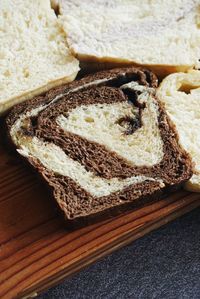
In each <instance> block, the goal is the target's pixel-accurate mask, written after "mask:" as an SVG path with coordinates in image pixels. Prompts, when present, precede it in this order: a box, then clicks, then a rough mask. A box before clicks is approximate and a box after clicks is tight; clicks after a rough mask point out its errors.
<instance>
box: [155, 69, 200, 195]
mask: <svg viewBox="0 0 200 299" xmlns="http://www.w3.org/2000/svg"><path fill="white" fill-rule="evenodd" d="M157 95H158V97H159V99H160V100H161V101H162V102H163V103H164V104H165V108H166V110H167V113H168V114H169V116H170V118H171V119H172V121H173V122H174V124H175V125H176V129H177V131H178V134H179V139H180V143H181V145H182V146H183V148H184V149H185V150H186V151H187V152H188V153H189V154H190V155H191V157H192V160H193V162H194V165H195V169H194V170H195V172H194V174H193V176H192V178H191V179H190V180H189V181H188V182H187V183H186V184H185V188H186V189H187V190H190V191H196V192H200V71H194V70H193V71H190V72H188V73H176V74H172V75H169V76H168V77H166V78H165V79H164V80H163V82H162V83H161V85H160V87H159V89H158V91H157Z"/></svg>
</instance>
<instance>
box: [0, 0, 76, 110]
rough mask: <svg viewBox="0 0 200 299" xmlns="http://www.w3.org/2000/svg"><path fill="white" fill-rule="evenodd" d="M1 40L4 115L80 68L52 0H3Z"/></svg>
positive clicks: (0, 104) (71, 76)
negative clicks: (67, 41) (69, 47)
mask: <svg viewBox="0 0 200 299" xmlns="http://www.w3.org/2000/svg"><path fill="white" fill-rule="evenodd" d="M0 40H1V45H0V114H2V113H4V112H5V111H7V110H8V109H9V108H10V107H12V106H13V105H15V104H16V103H19V102H22V101H24V100H25V99H26V100H27V99H29V98H32V97H33V96H35V95H38V94H40V93H41V92H46V91H47V90H49V89H50V88H52V87H55V86H57V85H59V84H61V83H67V82H70V81H72V80H73V79H74V78H75V76H76V74H77V72H78V70H79V66H78V64H79V63H78V61H77V60H76V59H75V58H74V57H73V56H72V55H71V53H70V51H69V49H68V47H67V43H66V37H65V34H64V32H63V29H62V26H61V25H60V24H59V22H58V20H57V17H56V15H55V13H54V11H53V9H51V6H50V0H42V1H40V0H34V1H25V0H17V1H16V0H0Z"/></svg>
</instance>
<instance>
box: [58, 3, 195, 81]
mask: <svg viewBox="0 0 200 299" xmlns="http://www.w3.org/2000/svg"><path fill="white" fill-rule="evenodd" d="M58 2H59V7H60V14H61V16H62V17H61V19H62V22H63V24H64V29H65V31H66V33H67V41H68V44H69V47H70V49H71V50H72V51H73V53H74V54H75V55H76V56H77V57H78V58H79V59H80V60H81V61H82V63H83V64H84V65H85V66H87V68H105V67H111V66H114V65H119V64H121V65H122V64H123V65H124V64H136V65H144V66H146V67H147V66H148V68H151V69H152V70H153V71H154V72H155V73H157V74H158V75H160V76H163V75H166V74H169V73H172V72H176V71H185V70H186V69H188V68H192V67H193V66H194V65H196V66H198V65H199V63H198V59H200V47H199V44H200V30H199V26H200V9H199V5H200V3H199V0H190V1H188V0H168V1H163V0H152V1H149V0H143V1H141V0H131V1H130V0H109V1H107V0H101V1H99V0H93V1H90V0H84V1H82V0H59V1H58Z"/></svg>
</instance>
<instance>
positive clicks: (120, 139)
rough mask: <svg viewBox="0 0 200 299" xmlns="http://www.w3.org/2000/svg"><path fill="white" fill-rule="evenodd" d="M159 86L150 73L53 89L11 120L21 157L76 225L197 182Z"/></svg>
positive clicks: (127, 72)
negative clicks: (159, 94)
mask: <svg viewBox="0 0 200 299" xmlns="http://www.w3.org/2000/svg"><path fill="white" fill-rule="evenodd" d="M156 86H157V79H156V77H155V76H154V75H153V74H152V73H151V72H149V71H148V70H145V69H141V68H134V67H132V68H125V69H113V70H111V71H104V72H99V73H96V74H94V75H90V76H88V77H85V78H83V79H81V80H79V81H74V82H72V83H71V84H68V85H64V86H61V87H59V88H56V89H52V90H51V91H49V92H47V93H46V94H45V95H43V96H39V97H36V98H34V99H33V100H31V101H30V102H29V103H27V102H26V103H22V104H20V105H18V106H16V107H15V108H14V109H13V110H12V111H11V113H10V114H9V116H8V118H7V126H8V132H9V136H10V138H11V140H12V142H13V143H14V145H15V147H16V148H17V151H18V153H19V154H20V155H22V156H23V157H25V158H26V159H27V160H28V161H29V163H30V164H32V165H33V167H34V168H35V169H36V170H37V171H38V172H39V174H40V175H41V176H42V177H43V178H44V180H45V181H46V183H47V184H48V186H49V188H50V189H51V191H52V194H53V197H54V199H55V201H56V202H57V204H58V206H59V207H60V209H61V210H62V212H63V213H64V215H65V218H66V220H67V221H68V222H71V223H76V222H77V223H85V222H88V221H90V222H91V221H96V220H98V219H99V218H100V217H104V216H111V215H113V214H117V213H120V211H123V210H128V209H130V208H136V207H137V206H139V205H142V204H144V203H148V202H151V201H152V200H153V199H154V198H156V197H158V195H161V194H163V193H165V192H166V191H169V190H172V189H176V188H178V187H180V186H181V184H182V183H184V182H185V181H186V180H188V179H189V178H190V177H191V175H192V166H191V160H190V158H189V157H188V154H187V153H186V152H185V151H184V150H183V149H182V148H181V146H180V145H179V143H178V139H177V134H176V132H175V131H174V128H173V126H172V125H171V122H170V120H169V118H168V116H167V114H166V113H165V110H164V109H163V107H162V105H161V104H160V102H159V100H158V99H157V98H156V97H155V88H156Z"/></svg>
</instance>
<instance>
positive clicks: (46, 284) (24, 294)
mask: <svg viewBox="0 0 200 299" xmlns="http://www.w3.org/2000/svg"><path fill="white" fill-rule="evenodd" d="M199 206H200V200H196V201H194V202H192V203H191V204H189V205H187V206H184V207H183V208H180V209H179V210H177V211H175V212H172V213H170V214H169V215H167V216H165V217H163V218H161V219H160V220H159V221H152V222H150V223H148V224H147V225H146V227H145V226H144V227H143V230H142V231H139V232H136V233H135V231H134V232H133V231H131V232H128V233H127V234H126V235H123V237H122V238H119V239H117V240H116V241H114V242H113V243H111V244H109V245H107V246H106V247H104V248H102V250H100V251H98V252H97V253H94V254H93V255H91V256H90V259H88V258H85V259H83V260H82V262H81V266H80V263H78V264H77V265H76V264H74V265H73V267H71V268H67V269H65V271H63V272H62V273H58V274H56V275H53V276H52V277H49V278H48V279H46V280H44V281H42V282H39V283H38V284H35V285H34V286H32V287H30V288H27V289H25V290H23V291H21V292H20V293H19V294H17V295H16V297H15V298H16V299H29V298H35V297H37V296H38V295H39V294H41V293H42V292H44V291H45V290H48V289H49V288H51V287H54V286H56V285H57V284H59V283H61V282H62V281H64V280H65V279H66V278H69V277H71V276H73V275H74V274H76V273H78V272H79V271H81V270H83V269H84V268H87V267H88V266H90V265H91V264H93V263H94V262H96V261H98V260H99V259H101V258H103V257H105V256H107V255H108V254H111V253H113V252H114V251H116V250H118V249H120V248H122V247H124V246H127V245H129V244H130V243H131V242H133V241H135V240H137V239H138V238H140V237H143V236H144V235H146V234H147V233H149V232H151V231H153V230H156V229H158V228H159V227H161V226H163V225H165V224H167V223H169V222H171V221H173V220H175V219H176V218H178V217H180V216H183V215H184V214H186V213H188V212H190V211H192V210H194V209H195V208H197V207H199Z"/></svg>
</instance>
